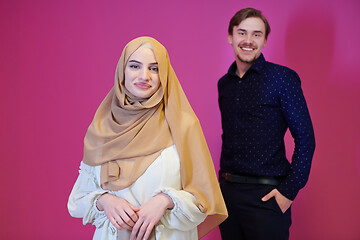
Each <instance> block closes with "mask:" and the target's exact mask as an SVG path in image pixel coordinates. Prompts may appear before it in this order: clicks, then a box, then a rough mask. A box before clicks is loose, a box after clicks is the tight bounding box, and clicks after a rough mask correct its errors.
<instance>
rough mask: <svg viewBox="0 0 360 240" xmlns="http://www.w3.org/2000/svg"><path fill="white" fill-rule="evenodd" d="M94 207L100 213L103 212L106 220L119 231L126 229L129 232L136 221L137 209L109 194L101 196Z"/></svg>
mask: <svg viewBox="0 0 360 240" xmlns="http://www.w3.org/2000/svg"><path fill="white" fill-rule="evenodd" d="M96 207H97V208H98V209H99V210H100V211H105V214H106V216H107V218H108V219H109V220H110V222H111V223H112V224H113V225H114V226H115V227H116V228H117V229H119V230H124V229H127V230H130V231H131V230H132V229H133V227H134V225H135V222H136V221H137V220H138V215H137V214H136V211H138V210H139V208H136V207H134V206H133V205H131V204H130V203H128V202H127V201H126V200H125V199H122V198H119V197H117V196H114V195H112V194H110V193H105V194H103V195H102V196H101V197H100V198H99V199H98V200H97V203H96Z"/></svg>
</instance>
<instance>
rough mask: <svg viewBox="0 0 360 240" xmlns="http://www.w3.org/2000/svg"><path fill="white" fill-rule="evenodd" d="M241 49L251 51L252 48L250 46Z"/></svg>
mask: <svg viewBox="0 0 360 240" xmlns="http://www.w3.org/2000/svg"><path fill="white" fill-rule="evenodd" d="M242 49H243V50H245V51H252V50H253V49H252V48H244V47H243V48H242Z"/></svg>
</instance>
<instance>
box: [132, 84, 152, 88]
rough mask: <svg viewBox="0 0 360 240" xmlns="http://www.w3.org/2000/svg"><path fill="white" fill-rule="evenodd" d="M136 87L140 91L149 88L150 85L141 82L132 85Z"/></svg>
mask: <svg viewBox="0 0 360 240" xmlns="http://www.w3.org/2000/svg"><path fill="white" fill-rule="evenodd" d="M134 85H135V86H136V87H138V88H141V89H148V88H151V85H150V84H147V83H142V82H137V83H135V84H134Z"/></svg>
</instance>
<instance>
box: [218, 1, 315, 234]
mask: <svg viewBox="0 0 360 240" xmlns="http://www.w3.org/2000/svg"><path fill="white" fill-rule="evenodd" d="M228 31H229V33H228V42H229V43H230V44H231V45H232V47H233V50H234V53H235V62H234V63H233V64H232V65H231V66H230V68H229V70H228V72H227V74H225V75H224V76H223V77H222V78H221V79H220V80H219V82H218V90H219V107H220V112H221V119H222V128H223V135H222V140H223V145H222V151H221V160H220V169H221V170H220V186H221V189H222V192H223V195H224V198H225V202H226V205H227V208H228V211H229V218H228V219H227V220H226V221H225V222H224V223H223V224H221V225H220V231H221V236H222V239H223V240H227V239H251V240H254V239H267V240H268V239H276V240H279V239H288V238H289V228H290V225H291V207H290V206H291V203H292V201H293V200H294V199H295V197H296V195H297V194H298V192H299V190H300V189H301V188H303V187H304V186H305V184H306V182H307V180H308V176H309V172H310V166H311V160H312V157H313V154H314V150H315V138H314V131H313V127H312V123H311V119H310V115H309V111H308V108H307V105H306V101H305V98H304V96H303V93H302V90H301V83H300V78H299V76H298V75H297V74H296V72H294V71H293V70H291V69H289V68H287V67H284V66H280V65H277V64H274V63H270V62H267V61H265V58H264V56H263V54H262V53H261V50H262V49H263V48H264V47H265V46H266V42H267V38H268V35H269V33H270V26H269V23H268V21H267V20H266V18H265V17H264V16H263V15H262V13H261V11H259V10H256V9H253V8H246V9H242V10H240V11H239V12H237V13H236V14H235V15H234V16H233V18H232V19H231V20H230V23H229V29H228ZM288 128H289V130H290V132H291V135H292V136H293V138H294V141H295V150H294V153H293V156H292V161H291V163H289V161H288V160H287V159H286V154H285V145H284V135H285V132H286V131H287V129H288Z"/></svg>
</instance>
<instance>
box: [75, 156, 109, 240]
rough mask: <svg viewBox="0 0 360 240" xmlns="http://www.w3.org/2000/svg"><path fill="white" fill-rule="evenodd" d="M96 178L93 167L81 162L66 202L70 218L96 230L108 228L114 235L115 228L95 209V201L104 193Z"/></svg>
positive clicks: (103, 214) (102, 212)
mask: <svg viewBox="0 0 360 240" xmlns="http://www.w3.org/2000/svg"><path fill="white" fill-rule="evenodd" d="M106 192H107V191H106V190H103V189H102V188H101V187H100V185H99V181H98V180H97V178H96V174H95V167H92V166H89V165H86V164H85V163H83V162H81V164H80V171H79V176H78V178H77V180H76V182H75V185H74V187H73V189H72V191H71V194H70V196H69V200H68V210H69V213H70V215H71V216H72V217H76V218H82V219H83V224H84V225H85V224H87V223H91V224H93V225H95V226H96V228H102V227H104V226H106V227H109V228H110V229H109V230H110V231H111V232H113V233H115V232H116V228H115V227H114V226H113V225H112V224H111V223H110V221H109V220H108V218H107V217H106V215H105V212H104V211H99V210H98V209H97V207H96V201H97V199H98V198H99V197H100V196H101V195H102V194H104V193H106Z"/></svg>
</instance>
